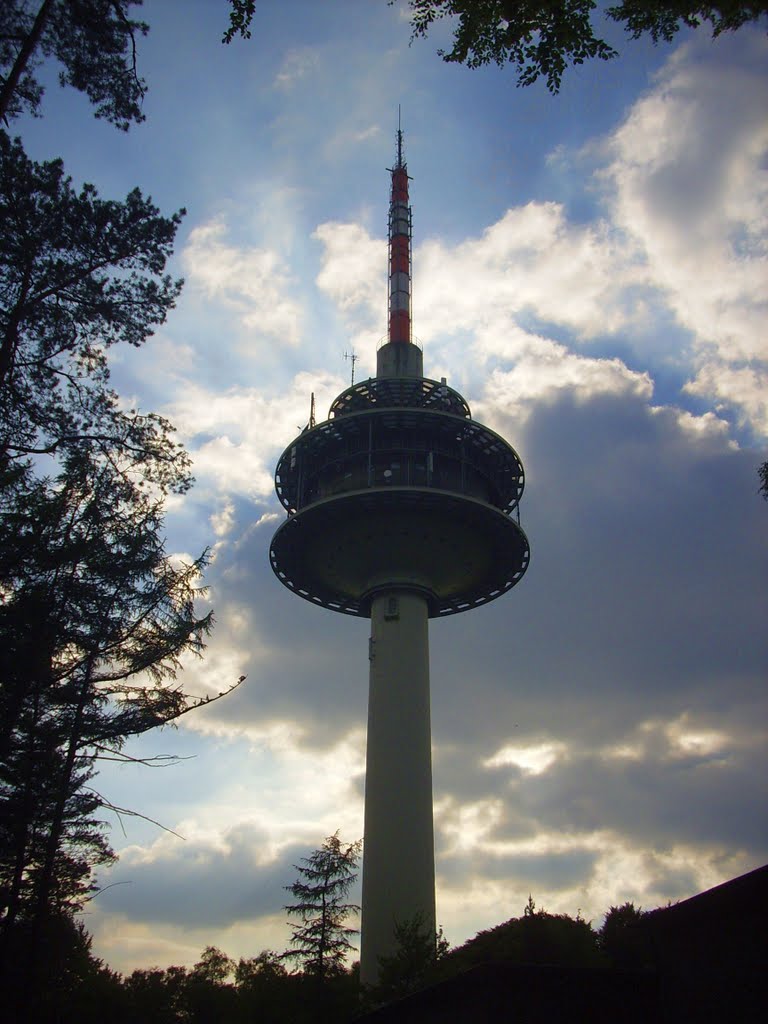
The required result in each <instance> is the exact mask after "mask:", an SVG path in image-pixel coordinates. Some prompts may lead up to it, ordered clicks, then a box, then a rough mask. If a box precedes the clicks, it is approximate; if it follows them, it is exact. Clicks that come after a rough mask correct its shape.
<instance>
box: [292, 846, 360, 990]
mask: <svg viewBox="0 0 768 1024" xmlns="http://www.w3.org/2000/svg"><path fill="white" fill-rule="evenodd" d="M361 849H362V840H358V841H357V842H355V843H350V844H349V846H344V845H343V844H342V842H341V840H340V839H339V833H338V832H335V833H334V834H333V835H332V836H329V837H328V838H327V839H326V840H325V842H324V843H323V845H322V846H321V847H320V849H319V850H315V852H314V853H313V854H312V855H311V856H310V857H302V859H301V864H300V865H299V864H294V867H295V868H296V870H297V871H298V872H299V878H298V879H297V880H296V881H295V882H294V883H293V885H287V886H286V889H287V891H288V892H290V893H291V894H292V895H293V897H294V899H295V900H296V902H295V903H292V904H290V905H288V906H286V907H285V909H286V910H287V911H288V913H289V914H290V915H292V916H294V917H298V918H299V922H300V923H299V924H294V925H291V928H292V931H293V934H292V936H291V945H292V946H295V947H296V948H295V949H293V950H290V951H289V952H287V953H286V954H285V956H286V958H290V959H294V960H296V961H298V963H299V964H300V965H301V967H302V968H303V969H304V971H305V972H306V973H308V974H311V975H313V976H314V977H316V978H317V979H319V980H320V981H323V980H324V979H325V978H326V977H327V976H328V975H331V974H334V973H338V972H340V971H341V969H342V968H343V965H344V960H345V958H346V956H347V953H349V952H350V950H352V949H353V948H354V947H353V946H352V944H351V943H350V941H349V939H350V937H351V936H353V935H357V934H358V932H357V929H356V928H349V927H347V925H346V924H345V922H346V920H347V918H348V917H349V916H350V914H353V913H357V912H358V911H359V909H360V908H359V907H358V906H357V905H356V904H354V903H346V902H344V901H345V899H346V897H347V895H348V893H349V890H350V888H351V886H352V883H353V882H354V881H355V879H356V878H357V863H358V858H359V856H360V851H361Z"/></svg>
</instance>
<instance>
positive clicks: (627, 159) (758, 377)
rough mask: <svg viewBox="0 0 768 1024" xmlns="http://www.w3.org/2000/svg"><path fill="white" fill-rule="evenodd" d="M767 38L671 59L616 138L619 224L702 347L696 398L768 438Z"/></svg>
mask: <svg viewBox="0 0 768 1024" xmlns="http://www.w3.org/2000/svg"><path fill="white" fill-rule="evenodd" d="M766 57H768V40H766V38H765V36H764V34H762V33H745V34H744V35H740V37H739V39H738V41H736V40H734V39H728V40H726V39H723V40H722V41H719V43H718V46H717V48H714V47H712V46H711V45H708V41H707V40H702V39H697V40H696V41H695V42H694V43H691V44H689V45H688V46H686V47H682V48H681V49H679V50H678V51H676V53H675V54H674V56H673V57H672V59H671V60H670V61H669V63H668V64H667V65H666V67H665V68H664V70H663V71H662V72H661V74H660V75H659V77H658V80H657V81H656V83H655V85H654V86H653V88H652V89H651V90H650V91H649V92H648V94H647V95H646V96H644V97H643V98H641V99H640V100H639V101H638V102H637V103H636V104H635V105H634V107H633V108H632V109H631V111H630V113H629V115H628V117H627V118H626V120H625V121H624V123H623V124H622V125H621V127H620V128H619V129H618V130H617V131H616V132H615V133H614V134H613V136H612V137H611V139H610V140H609V144H608V146H609V152H610V154H611V157H610V159H611V162H610V165H609V166H608V168H607V169H606V171H605V178H606V180H607V181H609V182H610V183H611V187H612V190H613V193H612V198H611V205H612V215H613V218H614V221H615V223H616V225H617V226H618V227H619V228H621V229H622V230H624V231H625V232H626V233H627V235H628V236H630V237H631V238H632V239H634V240H635V242H636V244H637V245H638V247H639V249H640V250H641V251H642V252H643V253H644V255H645V259H646V261H647V273H648V278H649V280H651V281H652V282H653V283H654V284H655V286H656V287H657V288H659V289H660V290H661V291H662V292H663V294H664V296H665V298H666V301H667V303H668V304H669V307H670V309H671V310H672V311H673V313H674V315H675V316H676V318H677V319H678V321H679V322H680V323H681V324H682V325H683V326H685V327H686V328H687V329H688V330H689V331H690V332H691V334H692V339H693V346H694V349H695V356H694V363H693V371H694V372H693V380H692V381H691V383H690V385H689V389H690V390H691V392H693V393H696V394H698V395H704V396H709V397H713V398H714V399H715V400H716V401H718V402H725V403H728V404H730V405H732V406H735V407H736V409H737V411H738V415H739V416H740V418H741V419H742V421H750V422H751V423H752V425H753V426H754V428H755V429H756V430H758V431H759V432H763V433H766V432H768V414H767V413H766V406H765V399H764V395H765V392H766V389H767V388H768V348H767V347H766V338H765V323H766V316H767V314H768V302H767V301H766V281H768V242H767V236H766V228H767V227H768V165H766V155H767V154H768V118H766V116H765V111H766V109H768V78H766V75H765V61H766Z"/></svg>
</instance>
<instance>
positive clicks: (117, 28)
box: [0, 0, 148, 131]
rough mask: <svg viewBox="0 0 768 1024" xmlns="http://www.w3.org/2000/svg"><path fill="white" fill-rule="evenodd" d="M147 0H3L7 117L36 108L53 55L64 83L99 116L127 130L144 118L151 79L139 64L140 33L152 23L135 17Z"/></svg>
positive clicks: (0, 55) (0, 27) (0, 30)
mask: <svg viewBox="0 0 768 1024" xmlns="http://www.w3.org/2000/svg"><path fill="white" fill-rule="evenodd" d="M139 6H141V0H37V2H35V3H31V2H30V0H4V3H3V6H2V14H0V81H1V82H2V88H0V118H2V119H3V120H5V121H6V123H7V121H8V120H9V119H11V118H14V117H17V116H18V115H19V114H21V113H22V112H23V111H25V110H28V111H30V112H31V113H33V114H37V113H38V112H39V108H40V101H41V99H42V96H43V87H42V85H41V84H40V82H39V80H38V78H37V75H36V71H37V69H38V67H39V66H40V64H41V62H42V61H43V60H45V59H48V58H52V59H54V60H56V61H57V63H58V64H59V66H60V73H59V82H60V84H61V85H62V86H65V85H70V86H72V87H73V88H75V89H77V90H78V91H80V92H84V93H85V94H86V95H87V97H88V99H89V100H90V101H91V103H93V104H94V106H95V108H96V110H95V114H96V117H103V118H105V119H106V120H107V121H110V122H111V123H112V124H114V125H116V126H117V127H118V128H120V129H121V130H123V131H126V130H127V129H128V127H129V126H130V124H131V123H136V122H139V121H143V120H144V115H143V114H142V112H141V103H142V100H143V98H144V92H145V84H144V82H143V81H142V79H141V78H139V76H138V73H137V69H136V37H137V36H142V35H146V33H147V31H148V26H147V25H146V24H145V23H144V22H142V21H134V20H133V19H132V18H131V17H130V16H129V12H130V8H131V7H139Z"/></svg>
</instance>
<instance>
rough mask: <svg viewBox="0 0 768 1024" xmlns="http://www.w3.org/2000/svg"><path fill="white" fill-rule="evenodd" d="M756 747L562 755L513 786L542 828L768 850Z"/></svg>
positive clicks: (764, 790)
mask: <svg viewBox="0 0 768 1024" xmlns="http://www.w3.org/2000/svg"><path fill="white" fill-rule="evenodd" d="M763 757H764V752H763V750H762V749H760V750H753V751H749V752H746V753H745V752H741V753H739V754H738V755H735V756H731V757H728V758H716V757H711V758H696V757H681V758H677V759H674V760H667V761H657V760H653V759H648V760H639V761H634V760H621V759H611V760H610V761H607V762H606V761H604V760H599V759H595V758H584V759H576V760H569V761H566V762H563V764H562V765H560V766H558V767H557V768H554V769H553V770H551V771H549V772H546V773H544V774H543V775H541V776H537V777H536V778H533V779H530V780H528V781H527V782H526V784H525V785H524V786H520V787H519V788H518V790H517V792H516V794H515V796H514V798H513V799H515V800H519V801H520V802H521V804H522V806H523V807H524V808H525V810H526V811H527V812H528V814H529V815H530V816H531V817H532V818H534V819H535V820H536V822H537V824H538V826H539V828H541V829H543V830H545V831H547V832H549V831H554V832H590V831H595V830H609V831H612V832H614V833H616V834H620V835H622V836H624V837H625V838H627V839H629V840H630V841H631V842H634V843H636V844H638V845H642V844H643V843H645V842H647V841H648V840H649V839H651V840H652V842H653V844H654V845H655V846H656V847H657V848H670V847H672V846H673V845H674V844H690V845H701V846H709V847H716V846H717V845H719V844H721V843H723V842H725V843H726V845H728V846H729V847H730V848H731V849H733V850H741V851H744V852H746V853H749V854H750V855H752V856H754V857H756V858H758V859H760V858H761V857H762V856H764V855H765V853H766V852H767V851H768V827H766V821H765V816H764V813H763V812H764V808H765V807H766V806H767V805H768V784H766V781H765V773H764V770H763Z"/></svg>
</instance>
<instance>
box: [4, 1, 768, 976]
mask: <svg viewBox="0 0 768 1024" xmlns="http://www.w3.org/2000/svg"><path fill="white" fill-rule="evenodd" d="M405 14H406V9H405V5H404V3H403V2H402V0H400V2H399V3H397V4H395V5H394V6H388V5H387V3H386V2H385V0H367V2H366V3H361V2H360V0H326V2H324V3H317V2H316V0H288V2H279V0H262V2H260V3H258V4H257V12H256V17H255V20H254V23H253V37H252V39H251V40H249V41H243V40H238V41H236V42H233V43H232V45H230V46H228V47H227V46H222V45H221V43H220V39H221V35H222V32H223V30H224V28H225V27H226V24H227V5H225V4H224V3H223V2H222V0H217V2H212V0H183V2H182V0H148V2H146V3H145V5H144V17H145V19H146V20H147V21H148V22H149V24H150V26H151V31H150V34H149V36H148V37H147V38H146V39H143V40H141V41H140V45H139V54H138V59H139V67H140V71H141V73H142V75H143V76H144V77H145V79H146V81H147V84H148V87H149V91H148V93H147V97H146V100H145V105H144V110H145V113H146V118H147V119H146V122H145V123H144V124H142V125H140V126H138V127H135V128H133V129H132V130H131V131H130V132H129V133H127V134H125V135H123V134H122V133H119V132H117V131H116V130H115V129H114V128H112V127H111V126H109V125H108V124H104V123H102V122H99V121H96V120H95V119H93V117H92V114H91V111H90V109H89V107H88V104H87V102H86V101H85V100H84V99H82V98H81V97H80V96H79V95H77V94H74V93H72V92H71V91H63V90H60V89H59V88H58V86H57V85H56V84H55V70H54V69H49V70H48V71H47V74H48V77H49V79H50V82H51V84H50V85H49V88H48V90H47V93H46V97H45V101H44V106H43V117H42V118H41V119H38V120H23V121H18V122H16V123H15V124H14V125H13V130H14V131H15V132H18V133H19V134H21V135H22V137H23V140H24V143H25V146H26V147H27V150H28V152H29V153H30V155H31V156H32V157H34V158H36V159H46V158H52V157H54V156H62V157H63V158H64V160H65V165H66V169H67V171H68V173H69V174H71V175H72V177H73V179H74V181H75V182H76V183H80V182H83V181H90V182H93V183H94V184H95V185H96V186H97V187H98V189H99V191H100V194H101V195H102V196H104V197H109V198H119V197H121V196H124V195H125V194H126V193H127V192H128V191H129V190H130V189H131V188H133V187H134V186H135V185H139V186H140V187H141V189H142V190H143V191H144V192H145V193H149V194H151V195H152V197H153V199H154V200H155V202H156V203H157V204H158V205H159V206H160V208H161V209H162V210H163V212H165V213H168V214H170V213H171V212H172V211H174V210H176V209H178V208H179V207H181V206H183V207H185V208H186V210H187V214H186V217H185V219H184V222H183V226H182V228H181V230H180V233H179V237H178V244H177V247H176V253H175V256H174V262H173V266H172V271H173V273H175V274H178V275H183V276H184V278H185V280H186V285H185V288H184V291H183V294H182V297H181V299H180V301H179V303H178V306H177V308H176V309H175V310H174V311H173V312H172V314H171V315H170V317H169V319H168V321H167V323H166V324H165V325H163V327H162V328H161V329H160V330H158V332H157V334H156V335H155V337H154V338H152V339H151V340H150V341H149V342H148V343H147V344H146V345H145V346H144V347H143V348H142V349H141V350H139V351H130V352H120V351H113V353H112V358H111V367H112V374H113V382H114V384H115V386H116V387H117V389H118V390H119V391H120V393H121V395H122V396H123V397H124V400H125V401H126V402H130V403H135V404H136V405H138V406H139V407H140V408H142V409H143V410H146V411H149V410H154V411H157V412H162V413H163V414H165V415H167V416H168V417H169V418H170V419H171V420H172V421H173V422H174V423H175V425H176V426H177V428H178V431H179V436H180V437H181V438H182V439H183V440H184V442H185V444H186V445H187V447H188V449H189V451H190V452H191V454H192V457H193V460H194V472H195V476H196V480H197V483H196V486H195V487H194V489H193V490H192V491H191V492H190V493H189V494H188V495H186V496H184V497H183V498H174V499H173V500H172V501H171V502H170V503H169V507H168V515H167V546H168V551H169V553H171V554H173V555H175V556H179V557H185V556H186V557H192V556H196V555H197V554H198V553H199V552H200V551H201V550H203V549H204V548H205V547H206V546H210V547H211V551H212V555H213V560H212V564H211V566H210V568H209V570H208V571H207V574H206V578H205V582H206V583H207V585H208V587H209V591H208V598H207V601H208V602H209V603H210V606H211V607H212V608H213V609H214V611H215V616H216V628H215V632H214V634H213V636H212V638H211V640H210V643H209V646H208V650H207V652H206V654H205V657H204V658H203V659H202V660H201V661H193V662H190V663H189V664H188V665H187V667H186V669H185V671H184V674H183V679H182V682H183V685H184V687H185V688H186V689H187V690H189V691H190V692H193V693H196V694H199V695H201V696H204V695H209V694H216V693H218V692H219V691H221V690H223V689H225V688H226V687H227V686H229V685H230V684H231V683H232V682H234V681H235V680H236V679H237V678H238V677H239V676H240V675H246V676H247V679H246V680H245V682H244V683H243V684H242V685H241V686H240V687H239V689H238V690H237V691H236V692H235V693H233V694H232V695H230V696H229V697H228V698H226V700H221V701H218V702H216V703H215V704H211V705H210V706H209V707H207V708H205V709H203V710H201V711H199V712H196V713H195V714H191V715H188V716H186V718H184V719H183V720H182V721H181V723H180V724H179V727H178V728H177V729H165V730H163V731H160V732H155V733H152V734H150V735H147V736H145V737H143V738H142V739H141V740H140V741H136V742H134V743H132V744H131V745H130V746H129V747H128V748H127V749H128V751H129V752H130V753H131V754H132V755H133V756H136V757H148V756H153V755H157V754H171V755H177V756H178V757H179V758H180V760H179V761H178V762H177V763H175V764H174V765H173V766H171V767H166V768H148V767H141V766H136V765H131V766H116V765H114V764H105V765H104V766H103V769H102V771H101V775H100V777H99V779H98V783H97V787H98V788H99V790H100V792H102V793H103V794H104V795H105V796H106V797H107V798H108V799H109V800H110V801H112V802H113V803H114V804H117V805H119V806H123V807H129V808H132V809H134V810H136V811H138V812H141V814H143V815H146V816H147V817H148V818H152V819H155V820H156V821H158V822H161V823H162V825H163V826H165V827H166V829H171V830H173V833H177V834H178V835H174V834H172V833H171V832H169V831H166V830H162V829H160V828H158V827H157V826H155V825H152V824H150V823H149V822H148V821H145V820H143V819H139V818H132V817H128V818H124V819H123V821H122V823H120V822H117V821H114V820H113V821H112V826H113V827H112V831H111V841H112V843H113V845H114V848H115V850H116V851H117V852H118V854H119V860H118V862H117V863H116V864H115V865H114V866H113V867H111V868H110V869H109V870H105V871H102V872H100V874H99V881H100V883H101V884H102V885H103V886H105V887H106V888H105V891H103V892H102V893H101V894H100V895H99V896H98V897H97V898H96V899H95V900H94V901H93V902H92V903H91V904H89V905H88V907H87V911H86V913H85V915H84V920H85V923H86V926H87V927H88V929H89V930H90V931H91V933H92V934H93V936H94V947H93V948H94V952H95V953H96V954H97V955H98V956H100V957H103V958H104V959H105V960H106V961H107V962H108V963H109V964H110V965H111V966H112V967H114V968H115V969H119V970H121V971H130V970H132V969H133V968H134V967H148V966H151V965H157V966H161V967H163V966H167V965H169V964H172V963H174V964H186V965H191V964H193V963H194V962H195V961H196V960H197V959H198V958H199V954H200V952H201V950H202V949H203V947H204V946H206V945H209V944H213V945H216V946H219V947H220V948H222V949H224V950H225V951H226V952H227V953H229V954H230V955H231V956H234V957H239V956H254V955H256V954H257V953H258V952H259V951H260V950H262V949H265V948H271V949H275V950H278V951H279V950H282V949H285V948H286V946H287V943H288V938H289V929H288V925H287V923H286V915H285V912H284V910H283V905H284V904H285V903H286V902H287V901H288V899H289V896H288V894H287V893H286V892H285V891H284V889H283V887H284V886H286V885H289V884H290V883H291V882H292V881H293V880H294V879H295V877H296V871H295V868H294V867H293V865H295V864H296V863H297V862H298V860H299V858H301V857H303V856H308V855H309V853H310V852H311V851H312V850H313V849H315V848H317V847H318V846H319V845H320V844H321V843H322V842H323V840H324V838H325V837H326V836H328V835H331V834H333V833H334V832H336V830H339V831H340V835H341V837H342V839H343V840H347V841H350V842H351V841H353V840H356V839H358V838H359V837H361V836H362V831H363V787H364V758H365V722H366V704H367V672H368V661H367V636H368V631H369V625H368V623H366V622H365V621H364V620H359V619H355V618H350V617H347V616H344V615H336V614H334V613H332V612H330V611H327V610H324V609H319V608H317V607H313V606H311V605H310V604H309V603H307V602H305V601H302V600H301V599H300V598H298V597H296V596H295V595H293V594H291V593H290V592H289V591H288V590H287V589H285V588H284V587H282V586H281V585H280V584H279V583H278V581H277V580H276V578H275V577H274V575H273V573H272V571H271V569H270V567H269V560H268V551H269V543H270V538H271V536H272V534H273V532H274V531H275V529H276V527H277V526H278V525H279V523H280V521H281V519H282V515H283V512H282V509H281V507H280V505H279V504H278V502H277V499H276V497H275V494H274V488H273V471H274V467H275V464H276V462H277V459H278V457H279V455H280V453H281V452H282V451H283V449H284V448H285V447H286V446H287V445H288V444H289V443H290V441H291V440H292V438H293V437H294V436H295V435H296V434H297V433H298V431H299V430H300V429H301V428H302V427H303V426H304V425H305V424H306V422H307V420H308V417H309V409H310V395H311V393H313V392H314V394H315V397H316V401H317V409H318V417H319V418H323V417H325V415H326V414H327V409H328V407H329V405H330V402H331V400H332V399H333V398H334V397H335V395H336V394H337V393H339V392H340V391H342V390H343V389H344V388H345V387H346V386H348V384H349V381H350V370H351V365H350V361H349V360H348V359H346V360H345V358H344V356H345V353H347V354H349V353H351V352H354V353H355V354H356V355H357V357H358V358H357V363H356V366H355V373H356V378H357V379H358V380H360V379H362V378H364V377H367V376H371V375H372V374H373V372H374V369H375V352H376V345H377V342H378V341H379V339H380V338H381V337H382V336H383V335H384V333H385V331H386V225H387V203H388V190H389V179H388V175H387V171H386V168H387V167H389V166H391V164H392V160H393V156H394V152H395V131H396V128H397V111H398V105H400V106H401V109H402V124H403V129H404V132H405V152H406V158H407V161H408V169H409V173H410V175H411V176H412V178H413V180H412V182H411V201H412V204H413V222H414V240H413V263H414V267H413V273H414V283H413V323H414V333H415V335H416V337H417V338H418V340H419V342H420V343H421V344H422V345H423V349H424V365H425V373H426V374H427V375H428V376H430V377H432V378H433V379H439V378H440V377H443V376H444V377H446V378H447V379H448V383H449V384H450V385H451V386H453V387H454V388H456V389H457V390H459V391H461V392H462V393H463V394H464V396H465V397H466V398H467V400H468V402H469V404H470V407H471V409H472V413H473V416H474V418H476V419H478V420H479V421H480V422H483V423H485V424H487V425H488V426H490V427H492V428H493V429H494V430H496V431H497V432H499V433H500V434H502V435H503V436H504V437H505V438H506V439H507V440H508V441H509V442H510V443H511V444H512V445H513V447H514V448H515V449H516V450H517V451H518V453H519V454H520V457H521V459H522V461H523V464H524V466H525V470H526V489H525V494H524V495H523V499H522V502H521V514H522V525H523V527H524V529H525V530H526V533H527V535H528V537H529V540H530V544H531V563H530V567H529V569H528V572H527V573H526V575H525V578H524V579H523V580H522V581H521V582H520V584H519V585H518V586H517V587H515V588H514V590H512V591H511V592H510V593H509V594H507V595H506V596H504V597H503V598H501V599H500V600H498V601H495V602H492V603H491V604H490V605H488V606H486V607H484V608H479V609H474V610H472V611H470V612H468V613H466V614H463V615H458V616H451V617H449V619H447V620H445V621H439V622H433V623H431V625H430V642H431V686H432V728H433V775H434V817H435V843H436V866H437V917H438V922H439V923H440V924H441V925H442V927H443V929H444V932H445V935H446V937H447V939H448V940H449V942H450V943H451V944H454V945H455V944H458V943H460V942H463V941H464V940H466V939H467V938H469V937H471V936H472V935H474V934H475V933H476V932H477V931H478V930H480V929H483V928H488V927H492V926H494V925H496V924H498V923H500V922H501V921H503V920H506V919H507V918H509V917H513V916H519V915H520V914H522V912H523V908H524V906H525V904H526V902H527V900H528V895H529V893H530V894H532V895H533V898H534V900H535V902H536V904H537V906H538V907H539V908H540V909H542V908H543V909H546V910H547V911H550V912H552V913H568V914H571V915H575V914H576V913H577V912H578V911H580V912H581V914H582V916H583V917H585V918H586V919H588V920H592V921H593V923H594V924H595V926H598V925H599V924H600V921H601V918H602V915H603V914H604V913H605V911H606V910H607V909H608V907H609V906H611V905H618V904H621V903H623V902H625V901H627V900H631V901H633V902H634V903H635V905H636V906H642V907H643V908H645V909H651V908H653V907H656V906H660V905H665V904H666V903H668V902H669V901H676V900H679V899H684V898H686V897H688V896H691V895H693V894H694V893H696V892H699V891H701V890H702V889H706V888H708V887H710V886H712V885H715V884H717V883H719V882H723V881H725V880H727V879H728V878H731V877H734V876H736V875H739V874H741V873H743V872H745V871H748V870H750V869H752V868H755V867H758V866H760V865H762V864H764V863H765V862H766V861H768V830H767V829H766V778H768V774H767V773H766V767H768V766H767V765H766V757H765V751H766V732H767V731H768V728H767V716H766V688H765V681H766V675H767V671H766V670H767V669H768V645H767V643H766V622H768V602H767V601H766V586H765V583H766V568H767V566H766V562H767V561H768V557H767V556H768V541H767V538H768V505H766V503H765V502H763V501H762V500H761V498H760V496H759V494H758V478H757V475H756V470H757V467H758V465H759V464H760V463H761V462H762V461H764V460H765V459H766V458H768V451H767V450H766V444H767V442H768V401H767V400H766V395H767V394H768V388H767V387H766V384H767V383H768V344H766V340H765V324H766V292H767V291H768V289H767V288H766V285H767V284H768V267H767V263H768V230H767V229H768V116H766V111H768V73H767V72H768V38H767V37H766V35H765V33H764V32H761V31H759V30H754V29H748V30H745V31H741V32H739V33H738V34H734V35H730V36H725V37H722V38H720V39H718V40H715V41H712V40H711V39H710V38H708V36H707V33H706V32H705V31H700V32H698V33H695V32H684V33H681V34H680V35H679V36H678V37H676V39H675V41H674V43H673V44H670V45H666V44H665V45H661V46H658V47H654V46H653V45H652V44H650V43H649V42H647V41H637V42H632V41H629V40H625V39H624V37H623V33H622V32H621V30H620V29H619V28H618V27H616V26H609V27H608V28H607V32H608V36H609V39H610V40H611V41H614V42H616V43H617V44H618V45H619V48H620V49H621V57H620V59H618V60H615V61H613V62H610V63H602V62H601V63H599V64H589V65H584V66H582V67H580V68H577V69H575V70H571V71H569V72H567V73H566V76H565V78H564V80H563V88H562V92H561V94H560V95H559V96H555V97H553V96H551V95H549V93H548V92H547V90H546V88H545V86H544V84H543V83H538V84H537V85H535V86H533V87H531V88H529V89H518V88H516V87H515V81H514V74H513V72H512V71H510V70H506V69H498V68H495V67H494V68H488V69H484V70H480V71H470V70H468V69H466V68H463V67H457V66H453V65H447V64H445V63H444V62H442V61H441V60H440V58H439V57H438V55H437V52H436V51H437V49H438V48H439V47H440V45H445V44H447V43H448V41H449V33H448V27H447V25H442V26H438V28H437V29H436V30H435V31H434V32H433V33H432V35H431V36H430V37H429V38H428V39H427V40H418V41H415V42H413V43H412V44H410V42H409V37H410V30H409V26H408V23H407V20H406V18H405ZM358 891H359V890H358Z"/></svg>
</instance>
